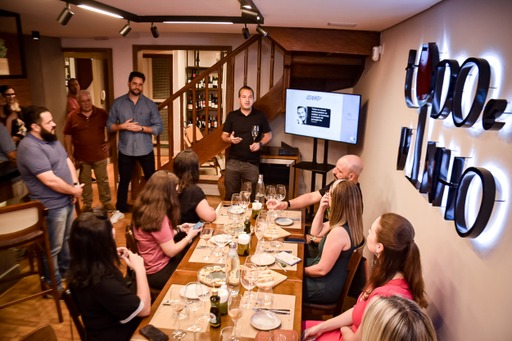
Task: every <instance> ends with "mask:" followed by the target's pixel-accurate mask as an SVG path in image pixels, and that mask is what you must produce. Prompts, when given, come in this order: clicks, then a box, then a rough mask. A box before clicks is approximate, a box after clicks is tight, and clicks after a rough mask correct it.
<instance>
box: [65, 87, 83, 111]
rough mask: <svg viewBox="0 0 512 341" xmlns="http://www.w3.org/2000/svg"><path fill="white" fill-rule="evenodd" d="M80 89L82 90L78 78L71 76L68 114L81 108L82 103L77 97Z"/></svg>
mask: <svg viewBox="0 0 512 341" xmlns="http://www.w3.org/2000/svg"><path fill="white" fill-rule="evenodd" d="M78 91H80V84H79V83H78V81H77V80H76V78H70V79H69V80H68V102H67V106H66V113H68V114H69V113H70V112H72V111H75V110H78V109H80V104H79V103H78V99H77V95H78Z"/></svg>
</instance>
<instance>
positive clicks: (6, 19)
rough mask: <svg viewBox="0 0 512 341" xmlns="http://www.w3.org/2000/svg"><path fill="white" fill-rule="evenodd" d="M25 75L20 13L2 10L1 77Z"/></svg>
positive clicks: (0, 31)
mask: <svg viewBox="0 0 512 341" xmlns="http://www.w3.org/2000/svg"><path fill="white" fill-rule="evenodd" d="M25 76H26V71H25V56H24V53H23V35H22V31H21V19H20V15H19V14H18V13H13V12H9V11H4V10H0V78H24V77H25Z"/></svg>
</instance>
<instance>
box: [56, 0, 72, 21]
mask: <svg viewBox="0 0 512 341" xmlns="http://www.w3.org/2000/svg"><path fill="white" fill-rule="evenodd" d="M74 14H75V13H73V12H71V9H70V6H69V3H67V4H66V7H64V9H63V10H62V12H60V14H59V17H58V18H57V21H58V22H59V24H61V25H62V26H66V25H67V24H68V22H69V20H70V19H71V17H72V16H73V15H74Z"/></svg>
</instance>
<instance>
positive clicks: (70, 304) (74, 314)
mask: <svg viewBox="0 0 512 341" xmlns="http://www.w3.org/2000/svg"><path fill="white" fill-rule="evenodd" d="M62 299H63V300H64V303H65V304H66V307H67V308H68V311H69V315H71V319H72V320H73V323H74V324H75V327H76V330H77V331H78V336H80V340H82V341H85V340H86V339H87V336H86V335H87V333H86V330H85V326H84V324H83V321H82V314H81V313H80V310H79V309H78V307H77V305H76V303H75V299H74V298H73V294H72V292H71V290H70V289H66V290H65V291H64V292H63V293H62ZM70 326H71V325H70ZM70 329H71V335H73V328H72V327H71V328H70Z"/></svg>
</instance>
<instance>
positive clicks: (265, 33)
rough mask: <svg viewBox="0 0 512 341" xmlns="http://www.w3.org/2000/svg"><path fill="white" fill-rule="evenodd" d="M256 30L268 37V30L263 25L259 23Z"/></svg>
mask: <svg viewBox="0 0 512 341" xmlns="http://www.w3.org/2000/svg"><path fill="white" fill-rule="evenodd" d="M256 32H258V33H259V34H261V35H262V36H264V37H266V36H268V31H266V30H265V29H264V28H263V27H261V26H260V25H258V27H256Z"/></svg>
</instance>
